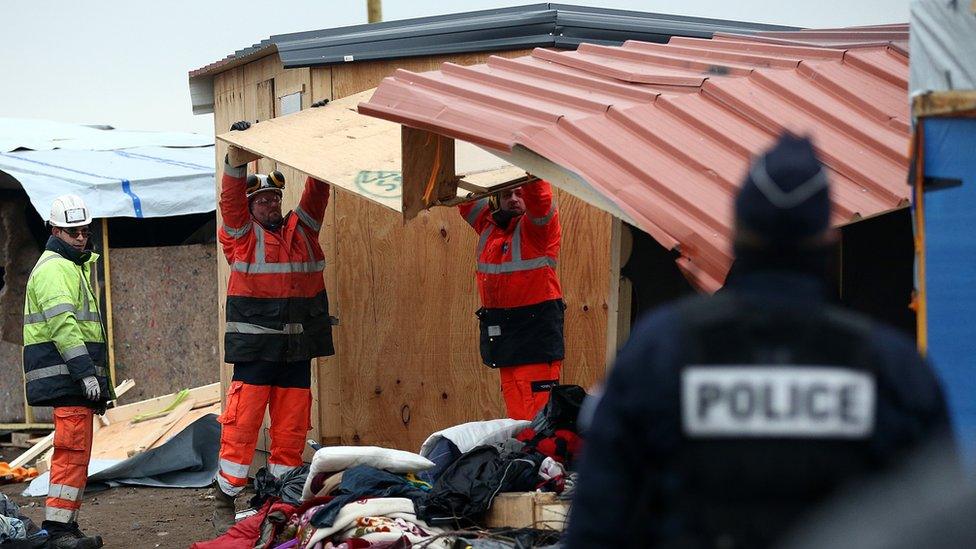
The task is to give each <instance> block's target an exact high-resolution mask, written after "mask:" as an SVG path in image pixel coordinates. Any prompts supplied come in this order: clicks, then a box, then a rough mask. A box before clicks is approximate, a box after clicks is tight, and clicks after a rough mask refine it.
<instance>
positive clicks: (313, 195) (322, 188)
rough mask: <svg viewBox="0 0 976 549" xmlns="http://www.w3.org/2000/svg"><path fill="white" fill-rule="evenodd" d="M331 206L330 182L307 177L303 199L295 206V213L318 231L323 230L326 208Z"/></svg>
mask: <svg viewBox="0 0 976 549" xmlns="http://www.w3.org/2000/svg"><path fill="white" fill-rule="evenodd" d="M327 207H329V184H328V183H325V182H324V181H319V180H318V179H314V178H312V177H308V178H307V179H305V190H304V191H303V192H302V199H301V200H300V201H299V202H298V207H297V208H295V215H297V216H298V218H299V219H300V220H301V221H302V223H303V224H304V225H305V226H306V227H308V228H309V229H311V230H313V231H315V232H316V233H318V232H319V231H320V230H322V220H323V219H325V209H326V208H327Z"/></svg>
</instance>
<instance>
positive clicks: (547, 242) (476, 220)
mask: <svg viewBox="0 0 976 549" xmlns="http://www.w3.org/2000/svg"><path fill="white" fill-rule="evenodd" d="M459 211H460V213H461V216H462V217H464V219H465V220H466V221H467V222H468V224H470V225H471V226H472V227H473V228H474V230H475V231H477V232H478V234H479V236H480V238H479V240H478V248H477V252H476V255H477V269H476V272H477V274H476V276H477V281H478V293H479V295H480V297H481V304H482V308H481V309H479V310H478V313H477V315H478V319H479V322H480V329H481V337H480V347H481V359H482V361H483V362H484V363H485V364H486V365H487V366H489V367H491V368H498V369H499V373H500V376H501V385H502V395H503V396H504V398H505V407H506V409H507V411H508V416H509V417H511V418H514V419H532V418H533V417H534V416H535V414H536V413H537V412H538V411H539V409H540V408H542V407H543V406H545V404H546V402H547V401H548V400H549V392H550V391H551V390H552V388H553V387H554V386H556V385H558V384H559V374H560V370H561V367H562V360H563V355H564V344H563V312H564V310H565V308H566V306H565V304H564V303H563V299H562V297H563V295H562V289H561V288H560V285H559V277H558V276H557V274H556V262H557V260H558V258H559V245H560V240H561V237H562V229H561V227H560V225H559V211H558V210H557V208H556V204H555V201H554V200H553V196H552V188H551V186H550V185H549V183H548V182H547V181H542V180H536V181H533V182H530V183H526V184H525V185H522V186H521V187H517V188H515V189H511V190H506V191H502V192H500V193H497V194H495V195H493V196H492V197H490V198H483V199H481V200H479V201H477V202H473V203H467V204H462V205H460V206H459Z"/></svg>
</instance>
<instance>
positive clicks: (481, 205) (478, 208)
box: [464, 198, 488, 227]
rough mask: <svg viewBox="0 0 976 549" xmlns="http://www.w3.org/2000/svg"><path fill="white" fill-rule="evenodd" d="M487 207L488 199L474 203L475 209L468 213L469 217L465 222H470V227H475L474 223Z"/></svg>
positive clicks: (465, 218)
mask: <svg viewBox="0 0 976 549" xmlns="http://www.w3.org/2000/svg"><path fill="white" fill-rule="evenodd" d="M487 207H488V199H487V198H482V199H481V200H478V201H477V202H475V203H474V207H473V208H471V211H470V212H468V215H466V216H465V217H464V220H465V221H467V222H468V225H471V226H472V227H473V226H474V222H475V221H477V220H478V216H479V215H481V212H483V211H485V208H487Z"/></svg>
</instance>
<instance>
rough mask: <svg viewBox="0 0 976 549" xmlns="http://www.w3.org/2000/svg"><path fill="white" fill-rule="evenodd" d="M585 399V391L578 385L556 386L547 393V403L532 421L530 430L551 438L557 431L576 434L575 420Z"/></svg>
mask: <svg viewBox="0 0 976 549" xmlns="http://www.w3.org/2000/svg"><path fill="white" fill-rule="evenodd" d="M585 398H586V391H585V390H583V388H582V387H580V386H579V385H556V386H555V387H553V388H552V391H550V393H549V402H547V403H546V405H545V406H544V407H543V408H542V409H541V410H539V413H538V414H537V415H536V416H535V419H533V420H532V425H531V428H532V430H534V431H535V432H536V433H540V434H543V435H545V436H552V434H553V433H554V432H555V431H556V430H557V429H566V430H568V431H572V432H574V433H576V432H578V431H577V429H576V420H577V419H578V418H579V412H580V408H581V407H582V406H583V399H585Z"/></svg>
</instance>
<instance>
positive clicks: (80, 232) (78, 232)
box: [61, 227, 91, 238]
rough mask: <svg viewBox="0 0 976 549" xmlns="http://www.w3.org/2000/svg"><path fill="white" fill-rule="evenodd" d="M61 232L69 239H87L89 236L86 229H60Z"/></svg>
mask: <svg viewBox="0 0 976 549" xmlns="http://www.w3.org/2000/svg"><path fill="white" fill-rule="evenodd" d="M61 230H62V231H64V232H66V233H68V236H70V237H71V238H78V237H79V236H83V237H85V238H88V237H89V236H91V229H89V228H88V227H61Z"/></svg>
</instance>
